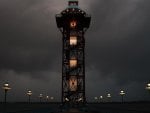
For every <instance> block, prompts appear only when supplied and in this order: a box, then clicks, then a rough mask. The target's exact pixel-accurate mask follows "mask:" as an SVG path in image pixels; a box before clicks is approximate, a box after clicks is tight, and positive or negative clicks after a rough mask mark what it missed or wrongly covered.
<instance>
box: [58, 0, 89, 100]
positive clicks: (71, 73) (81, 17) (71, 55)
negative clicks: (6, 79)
mask: <svg viewBox="0 0 150 113" xmlns="http://www.w3.org/2000/svg"><path fill="white" fill-rule="evenodd" d="M90 21H91V17H90V16H89V15H87V14H86V12H84V11H83V10H81V9H80V8H79V7H78V0H69V2H68V7H67V8H66V9H65V10H63V11H62V12H61V13H60V14H57V15H56V22H57V27H58V28H59V29H60V31H61V33H62V35H63V38H62V43H63V47H62V102H63V103H66V102H68V103H85V102H86V97H85V51H84V49H85V38H84V34H85V31H86V30H87V29H88V28H89V25H90Z"/></svg>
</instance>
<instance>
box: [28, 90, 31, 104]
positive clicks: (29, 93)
mask: <svg viewBox="0 0 150 113" xmlns="http://www.w3.org/2000/svg"><path fill="white" fill-rule="evenodd" d="M27 95H28V96H29V100H28V101H29V103H30V101H31V95H32V91H31V90H28V92H27Z"/></svg>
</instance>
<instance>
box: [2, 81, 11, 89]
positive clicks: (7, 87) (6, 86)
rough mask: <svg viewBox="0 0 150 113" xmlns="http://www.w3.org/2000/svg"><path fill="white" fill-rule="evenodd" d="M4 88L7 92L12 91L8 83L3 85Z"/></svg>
mask: <svg viewBox="0 0 150 113" xmlns="http://www.w3.org/2000/svg"><path fill="white" fill-rule="evenodd" d="M2 88H3V89H4V90H5V91H8V90H10V89H11V88H10V86H9V84H8V83H4V85H3V87H2Z"/></svg>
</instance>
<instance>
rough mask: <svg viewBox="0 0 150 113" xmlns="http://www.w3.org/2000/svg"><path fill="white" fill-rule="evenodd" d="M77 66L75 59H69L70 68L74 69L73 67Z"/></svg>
mask: <svg viewBox="0 0 150 113" xmlns="http://www.w3.org/2000/svg"><path fill="white" fill-rule="evenodd" d="M76 66H77V60H76V59H71V60H70V67H71V68H74V67H76Z"/></svg>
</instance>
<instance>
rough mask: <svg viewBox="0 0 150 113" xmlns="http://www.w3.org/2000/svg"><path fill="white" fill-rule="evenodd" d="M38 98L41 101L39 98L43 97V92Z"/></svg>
mask: <svg viewBox="0 0 150 113" xmlns="http://www.w3.org/2000/svg"><path fill="white" fill-rule="evenodd" d="M39 98H40V102H41V100H42V98H43V94H40V96H39Z"/></svg>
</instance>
